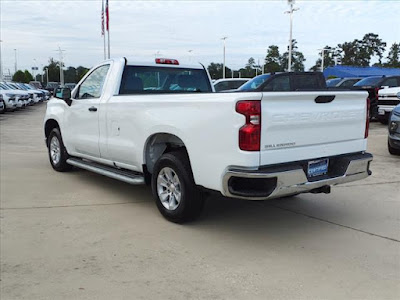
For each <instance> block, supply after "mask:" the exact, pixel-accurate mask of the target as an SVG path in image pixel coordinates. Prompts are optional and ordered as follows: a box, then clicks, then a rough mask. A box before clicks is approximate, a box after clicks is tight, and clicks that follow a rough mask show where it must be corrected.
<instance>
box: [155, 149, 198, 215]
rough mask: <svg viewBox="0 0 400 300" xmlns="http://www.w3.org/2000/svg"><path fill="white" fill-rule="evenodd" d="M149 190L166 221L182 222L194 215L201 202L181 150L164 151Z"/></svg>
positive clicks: (187, 162)
mask: <svg viewBox="0 0 400 300" xmlns="http://www.w3.org/2000/svg"><path fill="white" fill-rule="evenodd" d="M151 186H152V192H153V196H154V200H155V201H156V204H157V208H158V210H159V211H160V213H161V214H162V215H163V216H164V217H165V218H166V219H167V220H169V221H171V222H174V223H183V222H187V221H191V220H194V219H195V218H197V217H198V216H199V215H200V213H201V211H202V209H203V206H204V200H203V195H202V192H201V191H199V190H198V188H197V187H196V185H195V183H194V179H193V175H192V170H191V168H190V163H189V158H188V156H187V154H186V153H185V152H184V151H176V152H170V153H166V154H164V155H163V156H161V158H160V159H159V160H158V161H157V163H156V164H155V166H154V170H153V174H152V180H151Z"/></svg>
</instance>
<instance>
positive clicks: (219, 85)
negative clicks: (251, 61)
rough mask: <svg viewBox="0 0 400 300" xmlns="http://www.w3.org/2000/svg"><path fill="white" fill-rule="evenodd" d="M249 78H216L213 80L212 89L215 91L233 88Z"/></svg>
mask: <svg viewBox="0 0 400 300" xmlns="http://www.w3.org/2000/svg"><path fill="white" fill-rule="evenodd" d="M250 79H251V78H225V79H218V80H216V81H215V82H213V85H214V89H215V91H216V92H221V91H226V90H235V89H237V88H239V87H240V86H242V85H243V84H245V83H246V82H247V81H249V80H250Z"/></svg>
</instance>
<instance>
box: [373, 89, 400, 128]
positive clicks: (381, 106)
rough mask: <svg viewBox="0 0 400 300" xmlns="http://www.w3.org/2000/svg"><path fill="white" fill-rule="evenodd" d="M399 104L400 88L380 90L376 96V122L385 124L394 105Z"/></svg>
mask: <svg viewBox="0 0 400 300" xmlns="http://www.w3.org/2000/svg"><path fill="white" fill-rule="evenodd" d="M399 104H400V87H394V88H388V89H382V90H380V91H379V94H378V120H379V122H381V123H382V124H387V123H388V120H389V116H390V114H391V112H392V111H393V109H394V108H395V107H396V105H399Z"/></svg>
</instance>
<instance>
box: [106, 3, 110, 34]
mask: <svg viewBox="0 0 400 300" xmlns="http://www.w3.org/2000/svg"><path fill="white" fill-rule="evenodd" d="M106 18H107V19H106V29H107V31H109V29H110V28H109V25H110V24H109V22H110V14H109V12H108V0H106Z"/></svg>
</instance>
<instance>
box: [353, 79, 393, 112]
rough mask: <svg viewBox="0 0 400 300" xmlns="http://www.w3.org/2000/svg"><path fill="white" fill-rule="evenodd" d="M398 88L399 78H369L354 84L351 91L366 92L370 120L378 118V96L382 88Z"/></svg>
mask: <svg viewBox="0 0 400 300" xmlns="http://www.w3.org/2000/svg"><path fill="white" fill-rule="evenodd" d="M397 86H400V76H371V77H367V78H364V79H362V80H360V81H359V82H357V83H356V84H354V86H353V89H358V90H365V91H368V94H369V100H370V118H371V119H372V118H377V117H378V94H379V90H381V89H383V88H390V87H397Z"/></svg>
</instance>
